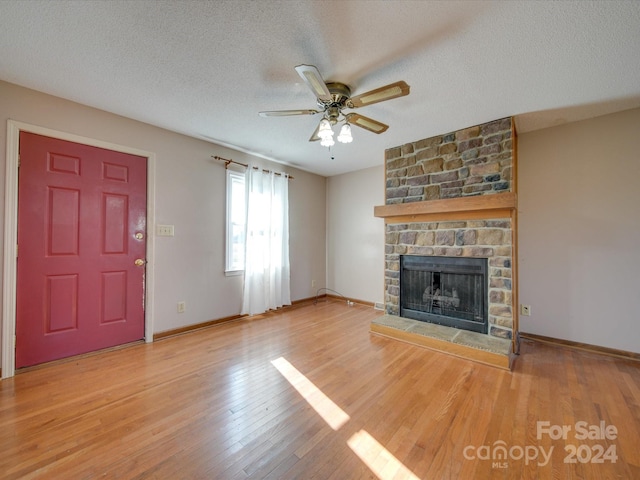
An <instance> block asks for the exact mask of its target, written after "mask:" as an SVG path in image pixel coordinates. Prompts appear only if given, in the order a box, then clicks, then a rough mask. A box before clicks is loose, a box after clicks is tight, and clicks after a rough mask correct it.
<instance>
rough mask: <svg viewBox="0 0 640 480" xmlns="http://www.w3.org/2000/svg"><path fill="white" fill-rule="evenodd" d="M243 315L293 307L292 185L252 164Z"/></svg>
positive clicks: (247, 183) (249, 169) (286, 180)
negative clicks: (290, 224)
mask: <svg viewBox="0 0 640 480" xmlns="http://www.w3.org/2000/svg"><path fill="white" fill-rule="evenodd" d="M245 178H246V180H245V185H246V191H247V202H246V205H247V217H246V218H247V228H246V247H245V264H244V293H243V298H242V313H243V314H249V315H256V314H259V313H263V312H266V311H267V310H271V309H275V308H279V307H282V306H283V305H290V304H291V291H290V284H289V185H288V182H289V180H288V178H287V176H286V175H284V174H283V175H276V174H275V173H274V172H269V173H265V172H263V171H262V169H255V168H253V165H249V168H247V173H246V177H245Z"/></svg>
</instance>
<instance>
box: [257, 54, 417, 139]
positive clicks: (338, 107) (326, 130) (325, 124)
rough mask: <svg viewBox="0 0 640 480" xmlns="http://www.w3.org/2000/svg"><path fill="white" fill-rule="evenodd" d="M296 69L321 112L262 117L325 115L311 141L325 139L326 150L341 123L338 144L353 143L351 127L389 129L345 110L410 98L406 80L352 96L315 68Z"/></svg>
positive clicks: (376, 130)
mask: <svg viewBox="0 0 640 480" xmlns="http://www.w3.org/2000/svg"><path fill="white" fill-rule="evenodd" d="M295 69H296V72H298V75H300V77H301V78H302V80H304V82H305V83H306V84H307V86H308V87H309V88H310V89H311V91H312V92H313V94H314V95H315V96H316V99H317V105H318V110H274V111H266V112H259V115H260V116H262V117H281V116H288V115H315V114H317V113H321V114H322V120H320V123H319V124H318V126H317V127H316V130H315V131H314V132H313V135H311V138H310V139H309V141H310V142H315V141H317V140H321V142H320V144H321V145H323V146H325V147H330V146H332V145H334V144H335V142H334V140H333V130H332V128H331V127H332V126H333V125H335V124H337V123H338V122H341V121H344V125H343V126H342V129H341V131H340V135H338V141H340V142H342V143H349V142H351V141H352V140H353V137H351V126H350V125H356V126H358V127H360V128H364V129H365V130H369V131H370V132H373V133H383V132H385V131H386V130H387V129H388V128H389V126H388V125H385V124H384V123H381V122H378V121H377V120H374V119H372V118H369V117H365V116H364V115H360V114H358V113H344V112H343V111H342V110H343V109H351V108H359V107H365V106H367V105H372V104H374V103H378V102H384V101H386V100H391V99H393V98H398V97H404V96H405V95H409V85H407V83H406V82H404V81H399V82H395V83H391V84H389V85H385V86H384V87H380V88H376V89H375V90H371V91H369V92H366V93H362V94H360V95H356V96H355V97H352V96H351V89H350V88H349V86H348V85H345V84H344V83H339V82H325V81H324V80H323V79H322V76H321V75H320V72H319V71H318V69H317V68H316V67H314V66H313V65H298V66H297V67H295Z"/></svg>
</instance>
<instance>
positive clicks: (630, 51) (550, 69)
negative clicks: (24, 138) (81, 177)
mask: <svg viewBox="0 0 640 480" xmlns="http://www.w3.org/2000/svg"><path fill="white" fill-rule="evenodd" d="M303 63H305V64H312V65H315V66H317V67H318V69H319V70H320V72H321V73H322V75H323V77H324V79H325V80H327V81H339V82H343V83H346V84H348V85H349V86H350V87H351V89H352V92H353V93H354V94H358V93H362V92H365V91H368V90H371V89H374V88H377V87H380V86H382V85H386V84H389V83H392V82H395V81H397V80H405V81H406V82H407V83H408V84H409V85H410V86H411V94H410V95H409V96H407V97H402V98H398V99H394V100H390V101H388V102H384V103H379V104H376V105H371V106H368V107H363V108H360V109H358V110H357V111H358V113H361V114H363V115H366V116H368V117H371V118H374V119H376V120H379V121H381V122H383V123H386V124H388V125H389V126H390V128H389V130H388V131H387V132H386V133H383V134H381V135H375V134H373V133H371V132H368V131H366V130H362V129H359V128H355V127H354V128H353V134H354V141H353V143H351V144H348V145H341V144H336V146H335V147H332V149H331V151H329V150H328V149H327V148H324V147H321V146H320V144H319V143H318V142H314V143H310V142H308V139H309V137H310V136H311V134H312V133H313V131H314V129H315V127H316V125H317V123H318V121H319V116H318V115H315V116H297V117H271V118H263V117H259V116H258V114H257V112H258V111H260V110H279V109H313V108H316V102H315V98H314V96H313V94H312V93H311V92H310V90H309V89H308V88H307V87H306V85H305V84H304V83H303V82H302V80H301V79H300V77H299V76H298V75H297V74H296V72H295V70H294V66H296V65H299V64H303ZM0 79H2V80H5V81H8V82H11V83H15V84H18V85H23V86H25V87H29V88H32V89H35V90H39V91H42V92H46V93H49V94H52V95H56V96H59V97H63V98H67V99H70V100H73V101H76V102H79V103H83V104H86V105H90V106H93V107H97V108H100V109H103V110H106V111H109V112H113V113H116V114H119V115H123V116H126V117H130V118H133V119H136V120H140V121H143V122H147V123H150V124H153V125H157V126H160V127H163V128H167V129H169V130H173V131H176V132H180V133H183V134H186V135H190V136H193V137H197V138H201V139H204V140H208V141H211V142H215V143H220V144H223V145H226V146H231V147H234V148H237V149H240V150H244V151H247V152H251V153H254V154H257V155H259V156H263V157H265V158H268V159H272V160H276V161H279V162H282V163H286V164H290V165H294V166H296V167H299V168H302V169H304V170H308V171H311V172H315V173H318V174H321V175H325V176H331V175H335V174H339V173H345V172H348V171H353V170H358V169H361V168H366V167H370V166H374V165H380V164H382V163H383V159H384V150H385V149H386V148H389V147H393V146H398V145H402V144H404V143H407V142H411V141H415V140H419V139H422V138H426V137H430V136H433V135H437V134H442V133H447V132H449V131H453V130H457V129H460V128H464V127H467V126H472V125H476V124H478V123H482V122H486V121H490V120H494V119H497V118H502V117H505V116H510V115H515V116H516V118H517V125H518V129H519V131H521V132H522V131H529V130H534V129H539V128H544V127H547V126H551V125H557V124H560V123H564V122H567V121H573V120H579V119H583V118H588V117H591V116H596V115H601V114H605V113H610V112H613V111H618V110H624V109H627V108H633V107H636V106H639V105H640V1H635V0H634V1H624V2H619V1H599V2H590V1H576V2H563V1H553V2H552V1H524V2H523V1H482V2H480V1H470V2H457V1H443V2H437V1H400V0H398V1H374V0H365V1H358V0H351V1H340V2H339V1H304V0H298V1H293V0H282V1H281V0H262V1H243V0H232V1H221V0H217V1H187V0H180V1H177V0H176V1H155V0H154V1H143V0H128V1H119V0H111V1H56V0H51V1H40V0H31V1H26V0H2V1H0ZM0 108H1V106H0ZM211 152H212V155H215V154H216V150H215V146H214V145H212V148H211ZM332 157H334V158H333V159H332Z"/></svg>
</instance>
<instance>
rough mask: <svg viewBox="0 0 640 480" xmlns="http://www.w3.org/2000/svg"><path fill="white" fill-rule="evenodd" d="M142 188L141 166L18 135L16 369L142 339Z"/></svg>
mask: <svg viewBox="0 0 640 480" xmlns="http://www.w3.org/2000/svg"><path fill="white" fill-rule="evenodd" d="M146 181H147V180H146V158H144V157H138V156H135V155H129V154H124V153H119V152H114V151H110V150H105V149H101V148H97V147H91V146H87V145H81V144H75V143H72V142H67V141H64V140H59V139H53V138H49V137H44V136H41V135H36V134H32V133H25V132H22V133H21V134H20V170H19V181H18V268H17V302H16V307H17V312H16V366H17V367H18V368H20V367H24V366H28V365H34V364H37V363H42V362H46V361H50V360H55V359H58V358H63V357H67V356H70V355H76V354H79V353H85V352H89V351H93V350H97V349H101V348H106V347H110V346H114V345H120V344H123V343H127V342H131V341H135V340H139V339H142V338H143V337H144V307H143V305H144V297H143V295H144V264H143V265H141V266H137V265H135V260H136V259H144V258H145V250H146ZM136 234H142V235H138V236H137V235H136Z"/></svg>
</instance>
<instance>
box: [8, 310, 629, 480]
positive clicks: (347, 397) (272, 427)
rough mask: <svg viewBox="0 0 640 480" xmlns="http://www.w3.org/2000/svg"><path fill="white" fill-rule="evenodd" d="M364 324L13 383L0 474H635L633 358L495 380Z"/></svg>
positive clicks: (315, 322)
mask: <svg viewBox="0 0 640 480" xmlns="http://www.w3.org/2000/svg"><path fill="white" fill-rule="evenodd" d="M380 314H381V313H380V312H377V311H375V310H373V309H372V308H371V307H365V306H358V305H356V306H353V307H349V306H347V305H345V304H344V303H343V302H341V301H336V300H327V301H321V302H319V303H318V304H317V305H313V304H308V305H303V306H298V307H294V308H290V309H285V310H284V311H281V312H277V313H271V314H267V315H263V316H256V317H253V318H251V319H244V320H238V321H234V322H229V323H225V324H220V325H215V326H212V327H209V328H205V329H202V330H198V331H194V332H190V333H186V334H183V335H179V336H175V337H171V338H166V339H163V340H160V341H157V342H155V343H153V344H148V345H145V344H143V345H134V346H131V347H128V348H125V349H121V350H117V351H112V352H106V353H101V354H99V355H94V356H88V357H84V358H75V359H71V360H69V361H67V362H64V363H59V364H54V365H48V366H44V367H42V368H37V369H33V370H30V371H27V372H22V373H19V374H18V375H16V377H14V378H13V379H7V380H3V381H2V382H0V452H1V453H0V478H6V479H18V478H19V479H30V478H47V479H50V478H51V479H93V478H117V479H136V478H140V479H142V478H145V479H147V478H150V479H179V478H180V479H191V478H202V479H241V478H274V479H276V478H277V479H357V478H383V479H404V478H419V479H432V478H433V479H448V478H452V479H454V478H455V479H458V478H459V479H471V478H474V479H485V478H487V479H489V478H499V479H503V478H504V479H520V478H531V479H536V478H539V479H546V478H557V479H565V478H580V479H604V478H624V479H631V478H640V449H639V448H638V445H639V444H640V362H634V361H631V360H623V359H616V358H612V357H606V356H601V355H596V354H590V353H585V352H581V351H578V350H572V349H569V348H564V347H554V346H550V345H546V344H543V343H537V342H532V341H525V342H524V343H523V344H522V351H521V352H522V354H521V355H520V357H519V358H518V359H517V361H516V364H515V369H514V371H513V372H508V371H503V370H499V369H496V368H493V367H489V366H484V365H480V364H477V363H473V362H470V361H466V360H463V359H459V358H455V357H451V356H447V355H446V354H442V353H436V352H432V351H430V350H427V349H424V348H421V347H417V346H412V345H408V344H405V343H402V342H399V341H396V340H391V339H388V338H384V337H379V336H376V335H372V334H371V333H370V332H369V324H370V322H371V319H372V318H374V317H376V316H378V315H380ZM278 359H284V360H286V362H285V361H283V360H278ZM276 360H278V362H275V364H274V363H272V362H274V361H276ZM276 365H289V367H287V368H289V369H290V370H291V372H294V373H295V372H297V373H296V375H298V377H297V378H298V380H296V379H295V377H291V381H292V382H293V385H292V383H290V381H289V380H288V379H287V378H289V377H285V374H286V372H285V374H283V373H281V371H280V370H278V368H276ZM287 375H288V374H287ZM305 379H306V380H305ZM307 380H308V381H307ZM309 381H310V382H312V384H313V385H310V384H309ZM313 386H315V387H313ZM296 388H298V389H299V390H300V391H301V392H302V393H300V392H299V391H298V390H297V389H296ZM303 394H304V395H305V397H306V398H305V397H303ZM332 409H333V410H332ZM336 409H337V410H336ZM336 411H340V412H343V413H344V414H346V415H348V419H347V421H346V422H345V423H343V424H342V426H340V427H339V428H338V429H337V430H334V429H333V428H331V427H330V426H329V424H328V423H327V421H325V420H324V419H323V415H322V414H321V413H319V412H324V413H323V414H324V415H325V416H326V415H329V416H331V415H332V414H331V412H334V413H333V415H334V416H335V415H336V414H335V412H336ZM327 412H328V413H327ZM602 421H604V422H605V424H606V425H612V426H614V427H615V428H616V429H617V434H616V435H615V438H598V439H588V438H587V439H581V435H580V432H581V431H582V430H581V429H580V428H578V430H576V423H577V422H585V423H584V425H585V426H586V427H587V428H591V427H592V426H593V429H596V427H595V426H598V427H597V428H599V426H600V422H602ZM538 422H548V424H546V425H547V428H548V430H547V431H548V432H550V433H554V432H555V430H554V429H555V428H556V427H557V428H562V427H563V426H564V427H567V426H568V427H569V428H571V430H570V431H568V432H567V435H566V437H567V438H566V439H562V438H555V439H554V438H552V436H551V435H549V434H548V433H546V432H547V431H545V432H542V431H540V430H539V427H538ZM580 426H582V424H579V425H578V427H580ZM592 435H596V433H595V432H592ZM609 437H612V435H611V434H610V435H609ZM500 447H503V448H502V449H501V448H500ZM541 448H542V449H544V453H545V454H547V453H548V452H549V451H551V454H550V455H549V460H548V462H544V459H543V457H542V451H541V450H540V449H541ZM600 448H602V451H603V452H602V453H604V452H606V451H608V452H609V456H608V457H607V458H603V455H601V452H600ZM566 449H568V450H566ZM571 449H573V451H575V455H574V456H571V452H572V450H571ZM614 451H615V454H616V456H617V458H615V461H614V459H613V457H612V456H611V454H612V453H613V452H614ZM534 453H535V454H536V455H537V457H536V458H531V457H533V455H534ZM501 454H503V455H502V456H500V455H501ZM526 455H528V456H529V458H527V457H526ZM491 457H494V458H491ZM570 460H575V463H567V462H566V461H570ZM597 462H601V463H597Z"/></svg>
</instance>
